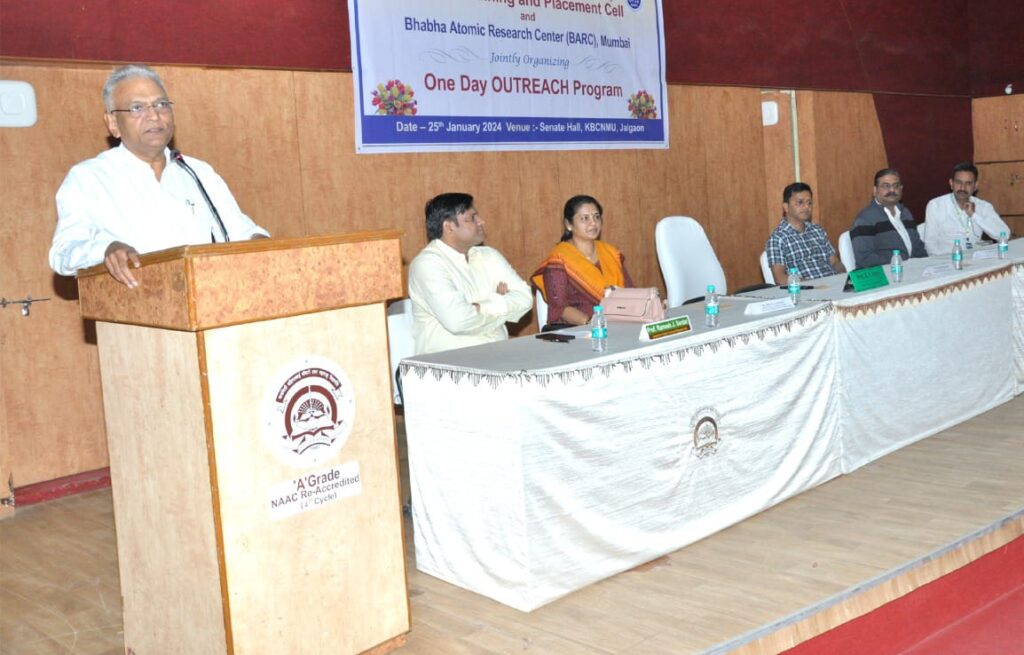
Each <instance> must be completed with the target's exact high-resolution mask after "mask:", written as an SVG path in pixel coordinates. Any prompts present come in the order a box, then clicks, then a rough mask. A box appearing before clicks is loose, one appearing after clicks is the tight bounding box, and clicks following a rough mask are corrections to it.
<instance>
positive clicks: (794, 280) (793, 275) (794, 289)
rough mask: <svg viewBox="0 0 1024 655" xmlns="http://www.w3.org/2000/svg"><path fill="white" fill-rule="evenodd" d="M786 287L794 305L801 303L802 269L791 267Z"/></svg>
mask: <svg viewBox="0 0 1024 655" xmlns="http://www.w3.org/2000/svg"><path fill="white" fill-rule="evenodd" d="M786 289H787V290H788V291H789V299H790V300H792V301H793V304H794V305H799V304H800V271H799V270H797V268H796V267H795V266H794V267H793V268H791V269H789V278H788V279H787V280H786Z"/></svg>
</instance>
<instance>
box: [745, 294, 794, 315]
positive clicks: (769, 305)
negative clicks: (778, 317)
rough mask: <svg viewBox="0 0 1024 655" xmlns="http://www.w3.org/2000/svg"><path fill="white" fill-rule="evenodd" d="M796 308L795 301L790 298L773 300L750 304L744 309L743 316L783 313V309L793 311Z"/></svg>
mask: <svg viewBox="0 0 1024 655" xmlns="http://www.w3.org/2000/svg"><path fill="white" fill-rule="evenodd" d="M794 307H796V305H794V304H793V299H792V298H790V297H788V296H787V297H785V298H773V299H771V300H762V301H761V302H752V303H750V304H749V305H747V306H746V307H745V308H744V310H743V315H744V316H760V315H761V314H770V313H772V312H781V311H782V310H783V309H793V308H794Z"/></svg>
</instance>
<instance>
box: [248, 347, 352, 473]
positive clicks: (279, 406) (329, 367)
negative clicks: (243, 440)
mask: <svg viewBox="0 0 1024 655" xmlns="http://www.w3.org/2000/svg"><path fill="white" fill-rule="evenodd" d="M267 396H268V398H267V400H266V402H265V404H264V407H265V409H264V430H263V433H264V438H265V440H266V442H267V445H268V446H269V447H270V448H271V450H273V452H274V454H275V455H277V457H278V458H279V459H281V460H282V461H283V462H285V463H287V464H290V465H291V466H296V467H300V468H307V467H310V466H314V465H316V464H319V463H321V462H324V461H326V460H328V459H330V458H331V457H333V456H334V455H335V454H337V453H338V452H339V451H340V450H341V448H342V447H343V446H344V445H345V442H346V441H347V440H348V437H349V435H350V434H351V433H352V425H353V422H354V419H355V397H354V395H353V391H352V383H351V382H350V381H349V379H348V375H346V374H345V370H344V369H343V368H342V367H341V366H339V365H338V363H337V362H334V361H332V360H330V359H327V358H326V357H301V358H298V359H296V360H294V361H292V362H290V363H289V364H287V365H286V366H284V367H282V368H281V369H280V370H279V371H278V373H277V375H275V376H274V378H273V379H272V380H271V381H270V383H269V384H268V386H267Z"/></svg>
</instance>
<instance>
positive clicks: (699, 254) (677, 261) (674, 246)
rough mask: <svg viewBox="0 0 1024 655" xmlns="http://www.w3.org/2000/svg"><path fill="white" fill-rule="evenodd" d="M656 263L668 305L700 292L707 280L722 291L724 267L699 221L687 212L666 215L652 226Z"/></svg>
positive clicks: (675, 303) (724, 288)
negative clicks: (686, 213) (659, 268)
mask: <svg viewBox="0 0 1024 655" xmlns="http://www.w3.org/2000/svg"><path fill="white" fill-rule="evenodd" d="M654 245H655V248H656V250H657V251H658V265H659V266H661V275H662V277H664V278H665V291H666V295H667V296H668V306H669V307H678V306H679V305H682V304H683V302H685V301H686V300H689V299H690V298H695V297H697V296H702V295H704V293H705V291H706V290H707V286H708V285H709V284H713V285H715V290H716V291H717V292H718V293H722V294H724V293H726V292H727V291H728V290H727V289H726V286H725V271H723V270H722V265H721V264H720V263H719V262H718V257H716V256H715V249H714V248H712V247H711V242H710V241H708V237H707V235H706V234H704V228H702V227H701V226H700V223H698V222H697V221H695V220H693V219H692V218H690V217H689V216H669V217H667V218H663V219H661V220H660V221H658V225H657V226H656V227H655V228H654Z"/></svg>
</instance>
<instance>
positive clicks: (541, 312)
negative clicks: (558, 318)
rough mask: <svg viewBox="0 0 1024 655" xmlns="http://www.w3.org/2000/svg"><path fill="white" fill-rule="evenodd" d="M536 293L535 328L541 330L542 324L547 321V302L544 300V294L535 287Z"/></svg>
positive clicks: (545, 323)
mask: <svg viewBox="0 0 1024 655" xmlns="http://www.w3.org/2000/svg"><path fill="white" fill-rule="evenodd" d="M535 295H536V307H537V329H538V330H543V329H544V326H545V325H547V322H548V304H547V303H546V302H544V294H543V293H541V292H540V289H537V293H536V294H535Z"/></svg>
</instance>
